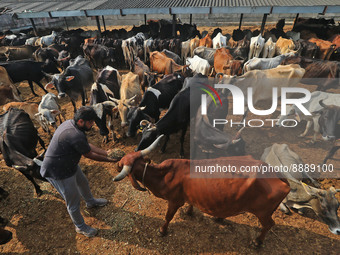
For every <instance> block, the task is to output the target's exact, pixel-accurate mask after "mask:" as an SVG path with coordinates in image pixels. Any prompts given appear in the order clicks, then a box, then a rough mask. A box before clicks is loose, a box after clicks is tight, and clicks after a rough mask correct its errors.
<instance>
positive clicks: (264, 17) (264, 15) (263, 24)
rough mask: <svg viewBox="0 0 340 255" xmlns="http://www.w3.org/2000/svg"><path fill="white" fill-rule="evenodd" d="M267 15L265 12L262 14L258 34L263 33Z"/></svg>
mask: <svg viewBox="0 0 340 255" xmlns="http://www.w3.org/2000/svg"><path fill="white" fill-rule="evenodd" d="M267 16H268V14H267V13H265V14H263V18H262V24H261V30H260V34H261V35H263V31H264V26H265V25H266V21H267Z"/></svg>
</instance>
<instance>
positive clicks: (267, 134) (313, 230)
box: [0, 27, 340, 255]
mask: <svg viewBox="0 0 340 255" xmlns="http://www.w3.org/2000/svg"><path fill="white" fill-rule="evenodd" d="M109 29H112V28H109ZM232 29H234V28H233V27H228V28H225V29H223V31H224V32H230V31H232ZM200 30H201V31H202V30H208V31H209V32H212V30H213V28H207V27H206V28H200ZM305 87H306V86H305ZM34 88H35V91H36V93H38V94H39V95H40V96H42V95H43V94H44V92H43V91H42V90H41V89H40V88H39V87H38V86H35V87H34ZM308 88H309V89H310V90H311V91H313V90H315V88H316V86H309V87H308ZM19 90H20V91H21V93H22V95H23V97H24V98H25V100H27V101H33V102H39V101H40V100H41V97H32V94H31V91H30V89H29V86H28V84H27V83H21V84H20V85H19ZM52 92H53V93H55V94H56V91H55V90H54V91H52ZM330 92H337V93H340V89H338V90H330ZM60 104H61V106H62V109H63V110H64V111H65V113H66V116H67V118H68V119H69V118H72V117H73V107H72V104H71V103H70V101H69V99H68V98H65V99H63V100H61V101H60ZM78 106H80V101H78ZM277 115H278V112H276V113H275V117H276V116H277ZM250 117H251V116H250ZM115 126H116V127H119V126H120V125H119V120H116V121H115ZM304 126H305V123H304V122H303V123H300V124H299V125H298V126H297V127H296V128H292V129H289V131H286V130H283V129H280V128H269V127H265V128H262V129H260V130H256V131H255V130H252V129H245V130H244V132H243V134H242V135H243V139H244V140H245V141H246V144H247V146H246V151H247V153H248V154H251V155H253V156H254V158H256V159H259V158H260V157H261V155H262V152H263V150H264V148H266V147H268V146H270V145H272V144H273V143H287V144H288V145H289V146H290V148H291V149H292V150H294V151H295V152H297V153H298V154H299V155H300V157H301V158H302V159H303V161H304V162H305V163H314V164H319V163H321V162H322V160H323V158H324V156H325V155H326V153H327V151H328V150H329V149H330V148H331V143H328V142H325V141H322V139H321V136H319V137H318V141H317V143H316V144H311V143H310V142H309V141H310V140H311V138H312V135H313V134H312V132H310V133H309V134H308V136H307V137H306V138H297V136H298V134H300V133H302V132H303V130H304ZM38 131H39V133H40V135H41V136H42V138H43V139H44V141H45V142H46V144H48V143H49V140H50V137H49V135H47V134H46V133H44V132H43V131H42V129H41V128H39V129H38ZM117 132H118V136H119V135H120V134H121V133H122V132H121V130H120V129H119V128H117ZM88 139H89V141H90V142H91V143H93V144H95V145H97V146H100V147H102V148H103V149H106V150H107V149H111V148H120V149H122V150H124V151H125V152H126V153H128V152H132V151H133V150H134V149H135V147H136V145H137V143H138V141H139V139H140V136H139V137H137V138H125V139H123V138H121V139H120V140H119V142H117V143H113V142H112V141H110V142H109V143H108V144H102V143H101V141H102V137H101V136H100V135H99V132H98V130H97V129H94V130H92V131H90V132H89V133H88ZM189 140H190V139H189V134H187V136H186V142H185V158H189V156H190V155H189ZM37 149H38V151H41V147H39V146H38V148H37ZM178 157H179V134H177V135H173V136H171V139H170V142H169V144H168V147H167V151H166V153H165V154H162V153H161V152H160V151H159V149H156V150H155V152H153V153H152V154H151V155H150V158H151V159H152V161H153V162H154V163H160V162H162V161H163V160H165V159H168V158H178ZM335 158H337V160H330V161H329V162H328V163H332V164H334V167H335V170H336V171H339V170H340V164H339V160H340V152H338V153H337V154H336V155H335ZM80 165H81V168H82V169H83V171H84V173H85V174H86V176H87V177H88V180H89V183H90V186H91V189H92V192H93V194H94V195H95V196H96V197H103V198H106V199H108V200H109V204H108V205H107V206H105V207H103V208H100V209H86V208H85V204H84V203H83V202H82V205H81V208H82V213H83V215H84V216H85V221H86V223H87V224H89V225H91V226H93V227H95V228H98V229H99V233H98V235H97V236H96V237H94V238H87V237H85V236H83V235H80V234H77V233H76V232H75V230H74V226H73V224H72V222H71V219H70V218H69V215H68V213H67V210H66V207H65V204H64V202H63V200H62V199H61V197H60V195H59V194H58V193H57V192H56V190H55V189H54V188H53V187H52V186H51V185H50V184H49V183H44V182H41V181H38V183H39V185H40V186H41V188H42V190H43V191H44V194H43V195H42V196H41V197H37V196H36V194H35V191H34V188H33V185H32V184H31V183H30V182H29V181H28V180H27V179H26V178H25V177H24V176H23V175H21V174H20V173H19V172H18V171H16V170H14V169H11V168H9V167H7V166H6V165H5V163H4V161H3V160H2V161H1V162H0V186H1V187H2V188H4V189H6V190H7V191H9V193H10V195H9V197H8V198H7V199H5V200H3V201H1V202H0V215H1V216H2V217H4V218H6V219H8V220H9V224H8V225H7V226H6V229H7V230H10V231H11V232H12V233H13V239H12V240H11V241H10V242H9V243H7V244H5V245H2V246H0V253H1V254H76V253H80V254H268V255H269V254H340V236H336V235H334V234H332V233H331V232H330V231H329V230H328V227H327V225H326V224H324V223H322V222H320V220H319V219H318V218H317V217H316V216H315V214H314V213H313V212H312V211H311V210H308V211H307V212H306V214H305V215H304V216H301V215H299V214H298V213H296V212H293V213H292V214H291V215H285V214H283V213H282V212H281V211H279V210H277V211H276V212H275V213H274V215H273V219H274V221H275V222H276V226H274V227H273V228H272V231H270V232H269V233H268V234H267V236H266V239H265V243H264V247H262V248H261V249H260V250H254V249H253V248H252V247H251V246H250V245H249V244H250V242H251V241H252V240H253V239H254V238H255V237H256V236H257V235H258V234H259V232H260V223H259V221H258V220H257V218H256V217H255V216H254V215H252V214H249V213H243V214H240V215H238V216H234V217H230V218H227V219H225V220H224V223H223V224H218V223H216V222H215V221H214V220H213V219H212V217H210V216H208V215H206V214H203V213H201V212H200V211H198V210H197V209H195V210H194V214H193V216H192V217H189V216H186V215H185V214H184V211H183V209H180V210H179V211H178V212H177V214H176V215H175V217H174V219H173V220H172V222H171V223H170V225H169V234H168V235H167V236H165V237H160V236H159V235H158V228H159V227H160V226H161V224H162V223H163V221H164V217H165V213H166V209H167V203H166V201H164V200H162V199H159V198H156V197H155V196H154V195H152V194H149V193H148V192H140V191H137V190H135V189H134V188H133V187H132V185H131V184H130V182H129V180H128V179H125V180H123V181H121V182H118V183H114V182H113V181H112V178H113V177H114V176H115V175H116V174H117V165H116V163H101V162H95V161H92V160H88V159H85V158H83V159H82V160H81V162H80ZM321 183H322V187H323V188H329V187H330V186H334V187H335V188H337V189H340V181H339V180H337V179H324V180H322V181H321ZM336 196H337V198H338V199H340V194H339V193H338V194H337V195H336ZM230 206H232V205H230ZM185 207H186V206H184V208H185Z"/></svg>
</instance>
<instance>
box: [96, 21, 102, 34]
mask: <svg viewBox="0 0 340 255" xmlns="http://www.w3.org/2000/svg"><path fill="white" fill-rule="evenodd" d="M96 21H97V28H98V32H99V38H101V37H102V35H101V34H102V30H101V28H100V22H99V17H98V16H96Z"/></svg>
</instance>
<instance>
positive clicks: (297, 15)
mask: <svg viewBox="0 0 340 255" xmlns="http://www.w3.org/2000/svg"><path fill="white" fill-rule="evenodd" d="M299 14H300V13H298V14H296V17H295V20H294V24H293V29H292V30H294V28H295V25H296V22H297V20H298V18H299Z"/></svg>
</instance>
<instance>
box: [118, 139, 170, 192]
mask: <svg viewBox="0 0 340 255" xmlns="http://www.w3.org/2000/svg"><path fill="white" fill-rule="evenodd" d="M163 136H164V135H160V136H159V137H158V138H157V139H156V140H155V141H154V142H153V143H152V144H151V145H150V146H149V147H148V148H146V149H144V150H140V151H137V152H131V153H129V154H127V155H125V156H124V157H123V158H122V159H121V160H120V161H119V163H118V167H119V169H121V172H120V173H119V174H118V175H117V176H116V177H115V178H113V181H120V180H123V179H124V178H125V177H126V176H127V175H129V178H130V180H131V183H132V185H133V186H134V187H135V188H137V189H139V190H140V187H139V185H138V184H137V182H136V180H135V179H134V176H133V175H131V172H132V167H133V166H134V163H135V161H136V160H137V159H139V158H141V157H144V156H146V155H148V154H149V153H150V152H151V151H152V150H154V149H155V148H156V146H157V144H158V143H159V141H160V140H161V139H162V137H163ZM138 187H139V188H138Z"/></svg>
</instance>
